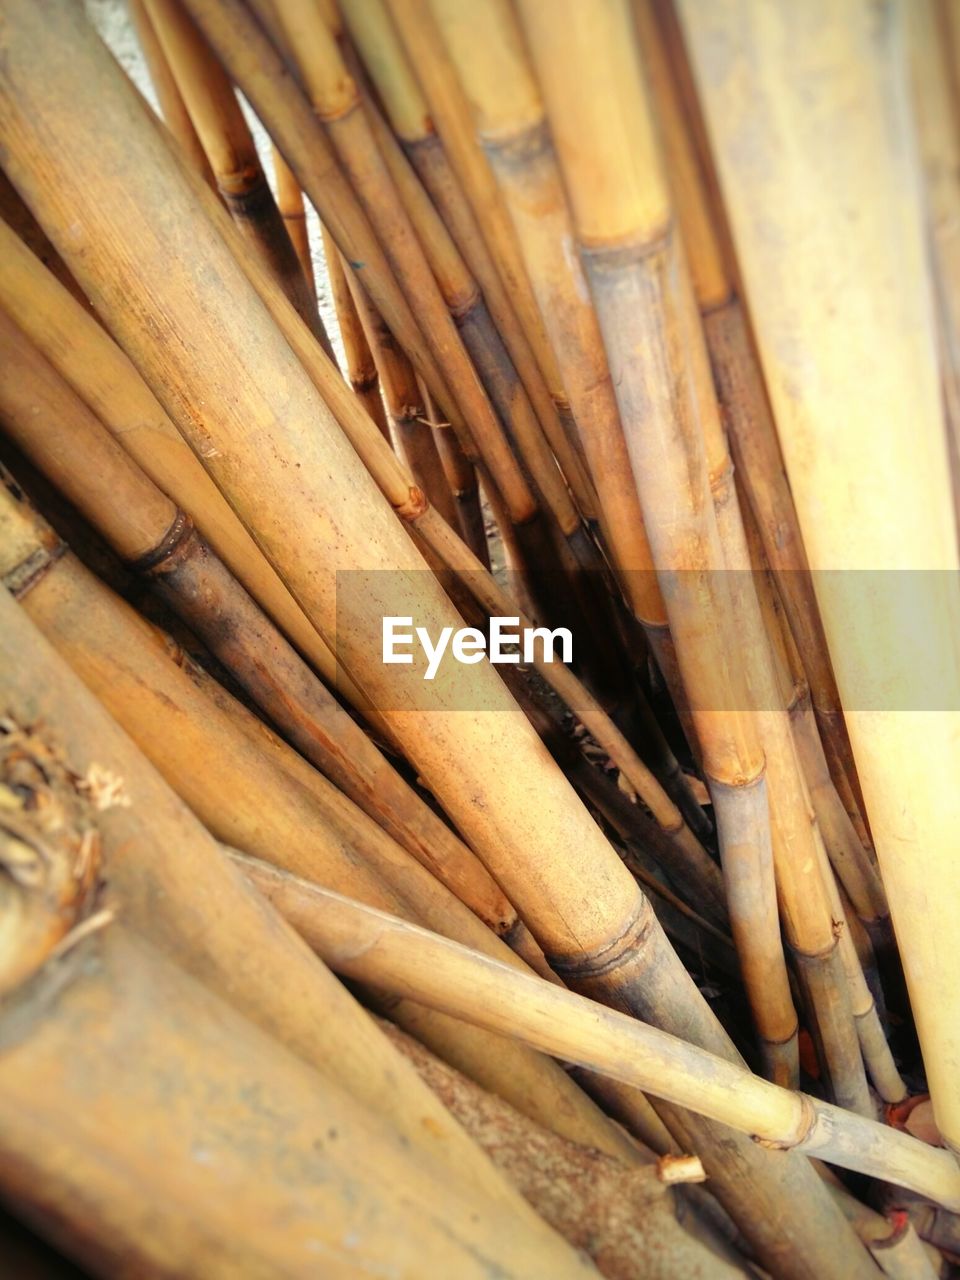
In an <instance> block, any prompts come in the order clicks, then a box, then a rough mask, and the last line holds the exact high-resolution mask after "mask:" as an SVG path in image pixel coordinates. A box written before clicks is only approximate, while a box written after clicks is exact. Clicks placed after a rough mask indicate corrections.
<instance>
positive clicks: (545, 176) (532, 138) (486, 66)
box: [435, 5, 797, 1081]
mask: <svg viewBox="0 0 960 1280" xmlns="http://www.w3.org/2000/svg"><path fill="white" fill-rule="evenodd" d="M435 8H436V9H437V11H438V12H439V8H440V7H439V6H435ZM440 16H441V26H442V28H443V30H444V34H445V36H446V38H447V39H448V43H449V44H450V46H451V53H452V55H453V57H454V61H455V62H456V63H457V66H458V68H459V70H460V72H461V75H462V76H463V78H464V80H465V83H466V87H467V92H468V94H469V95H470V97H471V99H472V101H473V103H474V105H475V108H476V110H477V117H478V126H479V129H480V133H481V136H482V137H483V138H484V139H485V140H487V142H488V146H489V148H490V149H491V151H492V152H493V154H497V153H499V157H500V159H499V160H497V161H495V163H497V165H498V170H497V171H498V175H499V176H501V177H502V179H503V181H504V185H505V187H508V188H509V189H513V188H516V193H517V194H516V197H515V199H514V200H513V202H512V204H511V208H512V210H514V214H515V218H517V217H518V214H519V216H520V217H524V218H525V221H526V225H527V227H528V228H529V232H530V235H529V239H530V241H531V242H532V244H534V245H540V246H543V247H544V248H543V252H546V253H549V254H550V255H551V256H552V257H553V258H554V259H555V260H556V263H555V275H556V277H557V278H558V279H565V281H566V289H567V292H568V293H569V295H570V297H571V300H572V301H571V303H570V304H569V305H570V307H571V309H575V310H574V314H576V313H577V312H579V314H580V316H581V317H582V318H583V319H582V320H581V324H583V323H586V321H587V320H589V324H590V327H591V334H590V339H589V341H588V342H585V343H581V344H580V345H581V347H582V349H584V350H589V351H590V352H593V359H594V363H595V364H596V362H597V361H600V362H602V366H603V369H604V370H605V371H606V356H605V354H604V351H603V343H602V339H601V335H600V328H599V326H598V323H597V318H596V317H595V315H594V312H593V308H592V306H591V303H590V301H589V296H588V293H587V287H586V282H585V281H584V280H583V279H582V277H581V281H580V288H579V289H578V288H576V287H575V278H574V270H575V264H574V266H571V260H572V255H570V254H569V253H568V252H566V250H565V249H564V245H565V244H568V243H569V242H570V240H571V237H572V236H573V234H574V231H573V223H572V220H571V217H570V214H569V213H568V212H567V209H566V202H565V197H564V194H563V190H562V188H561V185H560V172H559V168H558V167H557V163H556V161H555V159H554V158H553V154H552V151H551V150H550V148H549V142H548V139H547V136H546V133H545V129H546V122H545V116H544V108H543V104H542V102H541V100H540V96H539V90H538V88H537V85H536V83H535V82H534V79H533V76H532V73H531V71H530V69H529V67H528V65H527V64H526V61H525V54H524V51H523V46H522V37H521V34H520V31H519V28H518V26H517V25H516V23H515V22H514V21H513V20H512V18H511V16H510V14H509V12H508V11H507V9H506V7H505V6H497V5H485V6H480V5H478V6H474V7H473V8H472V9H471V11H470V14H469V15H466V14H464V13H463V12H460V13H459V14H458V13H457V11H456V10H455V9H454V8H453V7H448V8H446V9H445V10H444V12H443V13H442V14H441V15H440ZM468 48H470V49H473V50H477V49H482V50H483V56H482V57H481V56H471V57H470V58H468V57H467V49H468ZM507 79H509V83H510V84H511V86H512V95H507V96H503V95H501V94H500V92H499V90H498V88H497V86H498V85H499V84H501V83H503V82H504V81H506V80H507ZM501 138H504V139H507V142H506V143H505V144H504V145H503V146H500V145H499V142H498V139H501ZM545 189H549V190H550V191H551V192H552V193H553V194H552V196H551V201H550V204H551V207H552V208H553V209H554V210H556V212H557V214H558V216H559V220H560V224H561V225H559V226H556V225H555V226H554V227H553V228H552V233H551V234H550V235H549V236H548V235H547V234H546V226H545V224H544V221H543V219H542V217H541V216H539V214H540V210H541V209H542V201H541V199H540V198H538V199H537V201H536V202H534V200H533V194H534V193H536V191H537V190H540V191H541V192H543V191H544V190H545ZM521 201H522V202H523V203H521ZM525 208H526V214H524V209H525ZM534 208H536V209H537V211H538V217H537V218H536V219H534V218H533V217H532V212H533V209H534ZM518 227H522V223H520V222H519V221H518ZM521 238H523V232H522V230H521ZM531 274H532V276H533V278H534V280H536V279H537V276H538V273H537V272H536V271H534V272H532V273H531ZM554 313H555V314H558V308H557V306H556V305H555V306H554ZM639 320H640V317H639V316H638V317H637V319H636V322H639ZM623 332H624V341H629V342H630V347H631V352H633V351H634V349H635V341H634V340H633V339H632V337H630V338H628V337H627V334H629V329H628V328H625V329H624V330H623ZM619 372H620V371H619V369H618V373H619ZM621 382H622V375H621ZM591 385H597V384H596V382H595V379H594V380H592V381H591ZM602 385H603V386H604V387H605V389H606V395H607V398H608V400H609V406H610V411H611V413H612V415H614V417H613V421H614V422H615V425H616V428H617V431H616V436H617V438H618V440H619V441H620V446H621V447H622V449H623V453H624V457H623V459H622V463H623V465H626V464H627V456H626V441H625V440H624V436H623V433H622V431H621V429H620V419H619V416H616V404H615V400H614V391H613V385H612V383H611V381H610V375H609V373H606V372H605V376H604V380H603V383H602ZM618 394H619V395H620V398H621V403H622V404H624V408H625V414H624V416H625V420H628V421H632V420H633V419H634V418H635V417H636V411H637V406H636V405H635V404H634V403H632V402H624V399H623V387H622V385H621V386H620V387H619V388H618ZM574 409H575V411H576V401H574ZM578 421H579V422H580V423H581V426H582V425H583V421H584V419H583V416H582V415H580V414H578ZM589 434H590V433H589V432H584V441H585V444H587V447H588V448H589ZM649 440H650V446H651V448H655V449H656V452H657V455H658V462H657V465H656V467H651V466H649V465H648V467H647V470H646V473H645V474H643V475H641V474H639V472H638V476H637V480H638V482H639V484H640V490H641V493H642V494H643V496H644V498H645V499H646V500H647V501H648V503H649V504H650V506H649V509H648V512H647V515H648V524H649V528H650V532H651V535H652V536H653V537H654V539H655V546H656V547H657V552H658V567H660V568H661V569H662V570H673V569H677V568H680V569H682V570H683V573H684V575H685V577H686V578H687V579H688V580H689V579H690V578H692V577H693V575H694V573H697V574H698V587H699V588H700V589H699V590H698V591H691V590H689V589H688V588H687V586H686V584H683V589H681V590H677V591H674V592H672V593H671V604H672V608H673V630H674V634H675V635H676V637H677V639H678V642H679V649H678V657H679V659H680V661H681V663H683V664H685V678H684V687H685V689H686V692H687V695H688V698H689V699H690V700H691V710H692V712H693V714H694V717H695V720H696V721H697V738H698V739H699V741H700V743H701V746H702V747H703V749H704V753H705V754H704V763H705V766H706V769H707V775H708V777H709V779H710V781H711V785H712V789H713V792H714V802H715V807H716V810H717V814H718V820H719V829H720V836H721V849H722V852H723V859H724V872H725V882H726V890H727V902H728V908H729V910H730V915H731V924H732V927H733V931H734V938H735V940H736V942H737V949H738V952H739V954H740V957H741V962H742V964H743V966H744V978H745V983H746V986H747V990H748V992H749V994H750V998H751V1008H752V1009H753V1013H754V1018H755V1021H756V1023H757V1030H758V1034H759V1038H760V1040H761V1042H762V1045H763V1050H764V1053H765V1055H766V1057H767V1059H768V1062H769V1069H770V1070H771V1071H772V1072H775V1073H778V1074H779V1078H781V1079H784V1080H786V1081H792V1080H793V1079H794V1078H795V1073H796V1070H797V1067H796V1048H795V1035H796V1015H795V1013H794V1011H793V1004H792V1000H791V998H790V992H789V984H788V982H787V975H786V967H785V964H784V960H783V951H782V946H781V941H780V929H779V921H778V919H777V912H776V897H775V891H774V883H773V862H772V857H771V854H770V846H769V827H768V824H767V819H766V812H765V811H766V794H765V782H764V778H763V755H762V752H761V750H760V747H759V743H758V742H756V740H755V739H753V740H752V739H751V733H750V728H751V726H750V724H749V723H748V722H747V721H746V720H745V719H744V717H743V716H742V715H738V714H737V712H736V710H735V709H734V710H730V711H726V712H725V711H724V710H722V709H723V708H736V706H737V702H736V700H735V699H736V694H735V693H734V692H732V690H731V680H730V675H729V673H728V662H729V659H728V657H727V654H726V652H725V648H724V646H723V636H722V634H721V632H720V630H719V629H718V628H717V625H716V619H717V618H721V619H722V618H723V617H724V616H725V609H726V611H728V610H729V606H728V605H727V602H725V601H722V600H720V599H719V598H718V597H719V592H720V588H721V586H722V582H721V580H720V579H721V578H722V575H719V574H718V572H717V570H718V569H719V568H721V567H722V564H723V559H722V553H721V552H720V549H719V545H718V544H719V537H718V534H717V532H716V525H715V522H714V521H712V519H711V510H710V507H709V505H707V504H702V505H701V506H700V507H699V508H697V507H696V506H695V500H694V499H693V497H692V495H691V496H690V497H684V496H683V490H684V486H685V485H690V484H691V478H690V476H689V463H688V459H687V456H686V453H687V451H686V450H684V449H683V447H682V443H681V442H679V441H675V442H674V443H673V460H674V461H673V464H672V465H673V466H674V468H675V469H674V470H673V471H672V472H671V473H669V474H670V476H671V478H670V479H668V472H667V469H666V468H667V465H671V464H670V463H669V454H668V455H667V456H666V457H665V456H664V445H663V444H662V443H659V442H658V443H657V444H654V443H653V439H652V437H650V438H649ZM632 444H633V442H632V441H631V445H632ZM678 444H680V446H681V447H679V448H678V447H677V446H678ZM667 447H668V448H669V445H668V446H667ZM636 462H637V460H636V459H635V465H636ZM602 474H604V475H605V474H607V471H606V468H605V469H604V471H603V472H602ZM621 475H622V478H623V480H624V481H625V482H626V485H627V487H628V488H629V490H630V493H631V495H632V501H633V504H634V506H635V507H636V509H637V510H638V511H639V503H640V498H639V496H638V493H637V488H636V486H635V484H634V479H633V472H632V470H630V469H627V471H626V472H625V474H624V472H623V471H622V470H621ZM645 481H647V482H648V483H646V484H645V483H644V482H645ZM675 490H676V493H675V492H674V491H675ZM649 491H653V493H651V492H649ZM655 502H659V503H660V506H659V507H658V506H657V505H654V503H655ZM680 503H686V504H687V506H688V507H689V508H690V516H688V517H687V518H688V519H692V520H693V522H694V525H696V526H697V527H694V525H691V526H690V527H688V529H687V530H686V534H687V536H686V537H684V531H683V530H682V528H681V523H680V521H679V520H678V514H677V508H678V505H679V504H680ZM666 506H669V509H670V513H671V514H670V517H669V518H668V517H667V515H666V511H665V507H666ZM651 515H653V516H654V520H653V522H652V523H650V521H649V517H650V516H651ZM697 521H699V524H698V525H697ZM631 523H632V521H631ZM692 548H696V549H697V551H699V553H700V555H701V559H702V558H703V557H704V556H706V557H709V558H708V559H707V560H706V562H705V563H700V564H698V563H697V562H696V560H695V559H693V558H692V557H691V549H692ZM697 551H694V555H696V554H697ZM646 576H647V577H648V578H652V575H650V574H648V575H646ZM657 597H658V599H660V596H659V591H657ZM705 600H709V601H710V603H711V605H712V606H713V607H711V608H708V607H705V604H704V601H705ZM661 608H662V604H661ZM641 616H642V615H641ZM664 618H665V615H664ZM738 813H742V814H743V815H744V816H743V817H742V818H741V817H738Z"/></svg>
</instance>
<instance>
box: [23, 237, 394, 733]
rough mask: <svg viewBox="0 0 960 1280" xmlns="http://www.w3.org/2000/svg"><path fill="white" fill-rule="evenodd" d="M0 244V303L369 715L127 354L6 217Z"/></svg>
mask: <svg viewBox="0 0 960 1280" xmlns="http://www.w3.org/2000/svg"><path fill="white" fill-rule="evenodd" d="M0 248H2V252H0V305H2V306H3V307H4V309H5V310H6V311H7V312H8V313H9V314H10V315H11V316H12V317H13V319H14V320H16V322H17V324H18V325H19V326H20V328H21V329H22V330H23V331H24V333H26V334H27V335H28V336H29V337H30V339H31V340H32V341H33V342H34V343H35V345H36V346H37V348H38V349H39V350H40V351H41V352H42V353H43V354H44V355H45V356H46V357H47V359H48V360H49V361H50V362H51V363H52V364H53V365H54V366H55V368H56V369H57V370H58V372H59V373H60V374H61V375H62V376H63V377H64V378H65V379H66V381H67V382H69V383H70V385H71V386H72V387H73V388H74V390H75V391H76V392H77V394H78V395H79V396H80V397H81V398H82V399H83V400H84V401H85V402H86V404H87V405H88V406H89V407H90V408H91V409H92V410H93V412H94V413H95V414H96V415H97V417H98V418H99V419H100V421H101V422H102V423H103V424H104V425H105V426H106V427H107V428H108V429H109V430H110V431H111V432H112V434H113V435H115V436H116V437H117V438H118V439H119V440H120V442H121V443H122V444H123V447H124V448H125V449H126V451H127V452H128V453H129V454H130V455H131V457H132V458H133V459H134V460H135V461H136V462H137V463H138V465H139V466H141V467H142V468H143V470H144V471H145V472H146V473H147V475H148V476H149V477H150V478H151V479H152V480H153V481H154V482H155V483H156V484H157V485H159V487H160V488H161V489H163V491H164V492H165V493H166V494H167V495H168V496H169V497H170V498H172V499H173V500H174V502H176V503H177V505H178V506H179V507H181V508H182V509H183V510H184V511H186V512H187V513H188V514H189V515H191V516H192V517H194V518H195V520H196V523H197V524H198V526H199V527H200V529H201V531H202V532H203V535H204V537H206V538H207V539H208V540H209V542H210V545H211V546H212V547H213V549H214V550H215V551H216V552H217V554H218V555H219V556H220V557H221V559H222V560H223V561H224V563H225V564H226V565H227V566H228V567H229V568H230V570H231V571H232V572H233V573H234V574H235V575H236V577H237V578H238V579H239V581H240V582H242V583H243V585H244V586H245V587H246V589H247V590H248V591H249V592H250V594H251V595H252V596H253V598H254V599H255V600H256V601H258V603H259V604H260V605H261V606H262V607H263V608H264V610H265V611H266V612H267V613H268V614H269V616H270V617H271V618H272V619H273V620H274V622H275V623H276V624H277V626H278V627H279V628H280V629H281V630H282V631H283V632H284V634H285V635H286V636H287V637H288V638H289V639H290V640H291V641H292V643H293V644H294V645H296V647H297V649H298V650H299V651H300V653H302V654H303V656H304V657H305V658H306V659H308V661H309V662H310V663H311V664H312V666H313V667H314V668H315V669H316V670H317V671H319V672H321V674H322V675H323V677H324V679H325V680H326V681H327V682H328V683H329V684H331V685H333V686H334V687H336V688H338V689H339V690H340V691H341V692H343V693H344V694H345V695H346V696H347V697H348V698H349V700H350V702H351V703H352V704H353V705H354V706H356V707H357V708H358V710H360V711H361V712H362V713H364V714H366V715H368V717H373V715H374V713H373V711H372V708H371V707H370V705H369V702H368V701H367V699H366V698H365V697H363V695H362V694H361V693H360V692H359V690H358V689H356V687H355V686H354V684H353V682H352V681H351V680H350V679H349V677H348V676H347V674H346V673H345V672H343V671H342V669H341V668H339V666H338V664H337V661H336V659H335V658H334V655H333V652H332V651H331V649H330V648H329V646H328V645H327V644H326V642H325V641H324V640H323V638H322V637H321V636H320V635H319V634H318V633H317V631H316V629H315V628H314V627H313V626H312V624H311V623H310V622H309V621H308V620H307V618H306V617H305V615H304V613H303V611H302V609H301V608H300V606H299V605H298V604H297V602H296V601H295V600H294V599H293V597H292V596H291V595H290V593H289V591H288V590H287V588H286V587H285V586H284V584H283V582H282V581H281V580H280V578H279V577H278V576H277V574H276V571H275V570H274V569H273V568H272V567H271V565H269V564H268V563H267V561H266V560H265V559H264V557H263V554H262V552H261V551H260V550H259V548H258V547H257V545H256V543H255V542H254V541H253V539H252V538H251V536H250V534H249V533H248V532H247V531H246V529H245V528H244V527H243V525H242V524H241V523H240V521H239V520H238V519H237V517H236V515H235V514H234V513H233V511H231V509H230V507H229V505H228V503H227V502H226V500H225V499H224V497H223V495H222V494H221V493H220V492H219V491H218V490H217V487H216V485H215V484H214V483H213V482H212V481H211V479H210V477H209V476H208V475H207V474H206V473H205V471H204V469H203V467H202V465H201V464H200V463H199V462H198V460H197V459H196V457H195V456H194V455H193V453H192V452H191V450H190V448H189V447H188V445H187V444H186V442H185V441H184V440H183V438H182V436H181V435H180V433H179V431H178V430H177V428H176V427H175V426H174V424H173V422H172V421H171V420H170V418H169V417H168V415H167V413H166V411H165V410H164V409H163V407H162V406H161V405H160V403H159V401H158V400H157V398H156V397H155V396H154V394H153V392H152V391H151V390H150V389H149V387H148V386H147V385H146V383H145V382H144V381H143V379H142V378H141V377H140V374H139V373H138V372H137V370H136V368H135V367H134V365H133V364H132V363H131V361H130V360H129V359H128V357H127V356H126V355H125V354H124V352H123V351H122V350H121V349H120V348H119V347H118V346H117V345H116V344H115V343H114V342H113V341H112V340H111V339H110V337H109V336H108V335H107V334H106V333H104V331H103V329H102V328H101V327H100V325H98V324H97V323H96V321H94V320H93V319H92V318H91V317H90V316H89V315H88V314H87V313H86V312H85V311H84V309H83V308H82V307H81V306H79V305H77V304H76V302H75V300H74V299H73V298H72V297H71V296H70V294H69V293H68V292H67V290H66V289H64V288H63V287H61V286H60V285H59V282H58V281H57V280H56V279H55V278H54V277H53V276H52V275H51V274H50V273H49V272H48V271H46V270H44V268H43V265H42V264H41V263H40V262H39V260H38V259H37V258H35V257H34V256H33V255H32V254H31V253H30V252H29V250H27V249H26V247H25V246H24V245H23V244H21V243H20V241H19V240H18V238H17V237H16V236H15V235H14V234H13V233H12V232H11V230H10V228H9V227H8V226H7V225H6V224H5V223H3V222H0Z"/></svg>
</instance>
